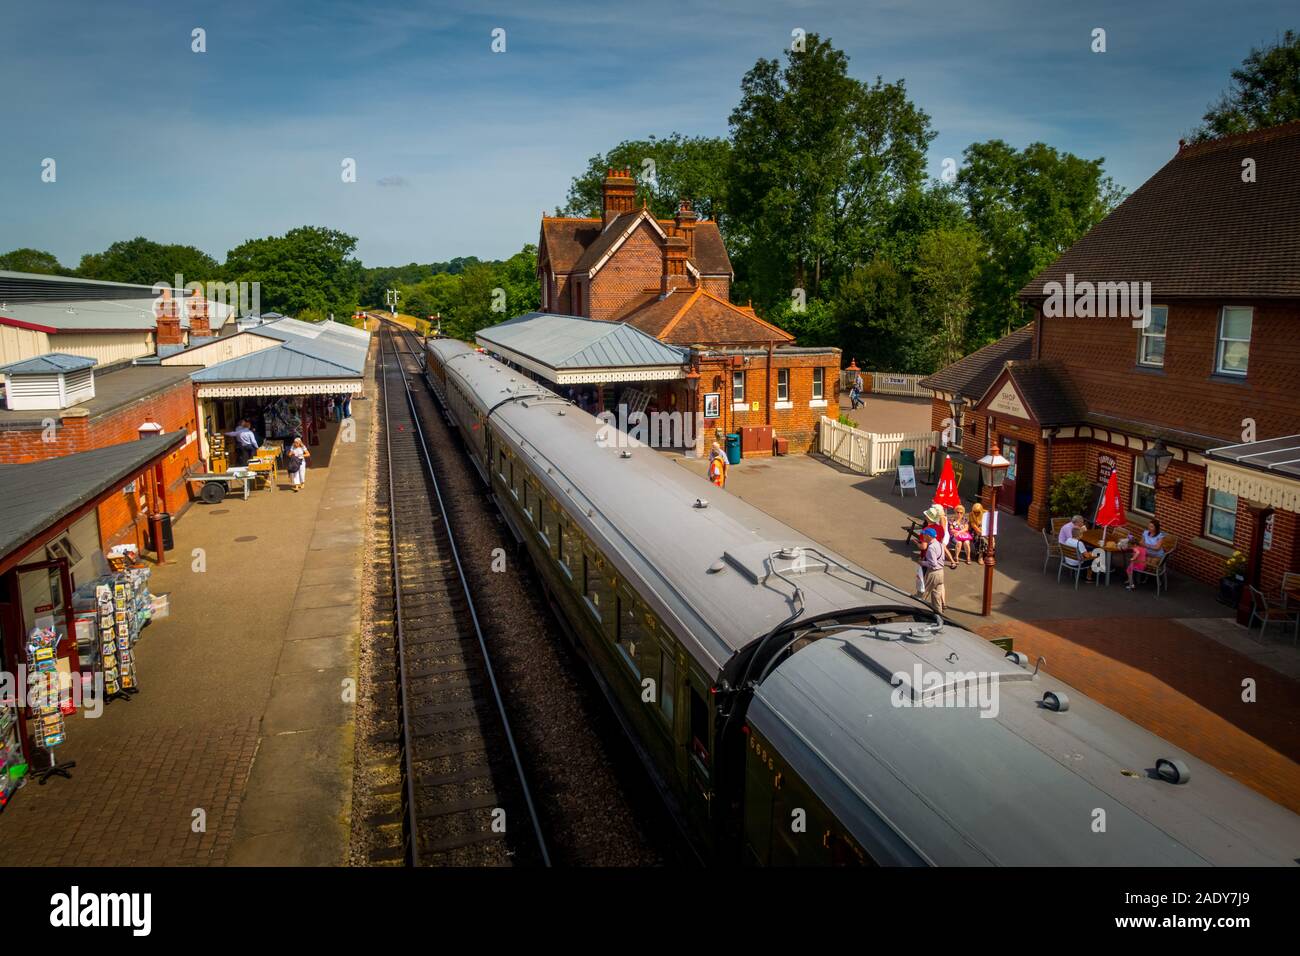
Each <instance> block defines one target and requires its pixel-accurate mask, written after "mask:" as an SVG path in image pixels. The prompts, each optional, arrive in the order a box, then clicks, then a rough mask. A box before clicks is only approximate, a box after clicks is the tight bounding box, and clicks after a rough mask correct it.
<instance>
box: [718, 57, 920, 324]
mask: <svg viewBox="0 0 1300 956" xmlns="http://www.w3.org/2000/svg"><path fill="white" fill-rule="evenodd" d="M740 89H741V98H740V103H739V105H737V106H736V108H735V110H734V111H733V112H732V114H731V120H730V122H731V130H732V162H731V165H730V177H729V185H728V193H727V197H728V200H727V201H728V206H729V211H730V215H731V217H732V230H731V231H732V233H733V234H736V235H737V237H738V240H739V241H738V242H736V243H735V253H734V256H733V257H734V258H735V259H737V260H738V261H737V264H736V271H737V278H738V285H739V286H740V287H741V289H740V291H741V292H742V293H745V292H747V293H748V294H749V295H751V296H752V298H753V299H754V301H755V302H757V303H760V304H761V305H762V306H770V305H774V304H775V303H777V302H778V301H779V300H780V299H782V298H785V297H788V296H790V294H791V289H792V288H800V289H804V290H806V292H807V295H808V296H809V297H810V298H817V297H820V295H821V291H822V286H823V284H824V283H828V282H829V281H831V280H832V279H833V278H834V277H835V276H836V275H837V274H839V273H842V272H844V271H846V270H847V269H849V268H851V264H852V263H853V262H855V261H859V260H861V259H864V258H867V257H869V255H870V254H871V252H872V244H873V241H874V240H877V239H878V238H879V236H880V234H881V232H882V231H883V230H882V228H881V226H882V222H883V220H884V217H885V211H886V210H887V209H888V207H889V205H890V204H891V203H892V202H893V201H895V200H896V199H897V198H898V197H899V196H901V195H903V194H905V193H906V192H907V191H909V190H912V189H918V188H920V186H921V184H922V183H923V182H924V178H925V173H924V169H925V151H926V147H927V146H928V145H929V143H930V141H931V140H932V139H933V138H934V133H933V132H932V131H931V129H930V118H929V117H928V116H927V115H926V114H925V112H924V111H922V110H920V109H919V108H917V107H916V106H915V105H914V104H913V103H912V102H911V101H910V100H909V99H908V98H907V93H906V90H905V88H904V85H903V83H902V81H901V80H900V81H899V82H897V83H885V82H883V81H882V80H881V79H880V78H879V77H877V78H876V80H875V82H874V83H872V84H868V83H864V82H862V81H860V80H857V79H854V78H853V77H851V76H849V75H848V57H847V56H845V54H844V53H843V52H841V51H839V50H837V49H835V48H834V47H833V46H832V45H831V43H830V41H828V40H822V39H821V38H820V37H819V36H818V35H817V34H815V33H810V34H808V35H807V37H806V38H805V48H804V51H803V52H792V51H787V63H786V65H785V66H784V67H782V66H781V64H780V63H779V62H778V61H777V60H767V59H760V60H759V61H758V62H757V63H756V64H755V65H754V67H753V69H751V70H750V71H749V72H748V73H746V74H745V76H744V78H743V79H742V80H741V87H740Z"/></svg>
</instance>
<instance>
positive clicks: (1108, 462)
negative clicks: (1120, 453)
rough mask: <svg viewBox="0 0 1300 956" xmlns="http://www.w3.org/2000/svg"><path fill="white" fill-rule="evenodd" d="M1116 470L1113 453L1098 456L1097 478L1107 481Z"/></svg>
mask: <svg viewBox="0 0 1300 956" xmlns="http://www.w3.org/2000/svg"><path fill="white" fill-rule="evenodd" d="M1114 470H1115V458H1114V456H1113V455H1098V456H1097V480H1098V481H1105V480H1106V479H1108V478H1109V477H1110V473H1111V472H1112V471H1114Z"/></svg>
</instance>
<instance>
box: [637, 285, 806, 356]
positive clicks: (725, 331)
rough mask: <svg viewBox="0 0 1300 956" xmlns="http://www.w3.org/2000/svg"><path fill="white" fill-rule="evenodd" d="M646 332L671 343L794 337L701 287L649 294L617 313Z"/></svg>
mask: <svg viewBox="0 0 1300 956" xmlns="http://www.w3.org/2000/svg"><path fill="white" fill-rule="evenodd" d="M619 321H620V322H626V323H627V324H628V325H631V326H633V327H635V328H638V329H640V330H641V331H642V332H645V333H646V334H647V335H653V336H654V337H655V338H657V339H659V340H660V341H663V342H669V343H672V344H675V345H743V344H748V343H756V342H763V343H766V342H793V341H794V336H793V335H791V334H790V333H789V332H787V331H785V330H784V329H781V328H778V327H777V326H775V325H772V324H771V323H770V322H765V321H763V320H762V319H760V318H759V317H758V316H757V315H755V314H754V313H753V311H752V310H750V309H746V308H742V307H741V306H738V305H733V304H732V303H730V302H728V301H727V300H726V299H723V298H721V297H720V296H716V295H714V294H713V293H712V292H708V291H707V290H705V289H704V288H702V287H701V288H697V289H694V290H690V289H679V290H677V291H675V292H672V293H670V294H669V295H666V296H663V297H660V296H658V295H651V296H649V297H648V298H646V299H643V300H641V302H640V303H634V304H633V306H632V308H631V309H630V310H629V311H628V312H626V313H625V314H623V315H621V316H619Z"/></svg>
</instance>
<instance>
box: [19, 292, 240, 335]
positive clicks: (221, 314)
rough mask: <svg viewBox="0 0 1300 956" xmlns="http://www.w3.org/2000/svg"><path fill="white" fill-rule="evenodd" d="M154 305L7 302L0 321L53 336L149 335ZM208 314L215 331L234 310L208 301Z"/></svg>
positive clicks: (92, 301) (146, 302) (154, 324)
mask: <svg viewBox="0 0 1300 956" xmlns="http://www.w3.org/2000/svg"><path fill="white" fill-rule="evenodd" d="M156 301H157V300H156V299H154V298H152V297H149V298H138V299H83V300H78V301H75V302H70V301H62V302H8V303H5V304H4V305H3V307H0V318H8V319H13V320H15V321H17V322H22V323H24V324H27V325H35V326H39V327H41V328H46V329H54V330H55V331H56V332H84V331H87V330H92V329H93V330H103V329H109V330H113V331H123V332H126V331H132V330H136V329H139V330H142V331H152V330H153V329H154V328H156V327H157V324H158V321H157V319H156V318H155V317H154V311H153V307H154V303H155V302H156ZM208 313H209V319H208V324H209V325H210V326H211V327H212V328H214V329H215V328H219V327H220V326H222V325H224V324H225V322H226V320H227V319H228V318H229V317H230V316H231V315H233V314H234V310H233V309H231V308H230V306H227V305H222V304H221V303H219V302H214V301H212V300H208ZM181 325H182V327H188V325H189V320H188V318H186V319H182V321H181Z"/></svg>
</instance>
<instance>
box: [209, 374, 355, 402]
mask: <svg viewBox="0 0 1300 956" xmlns="http://www.w3.org/2000/svg"><path fill="white" fill-rule="evenodd" d="M362 387H363V382H362V380H361V379H359V378H356V379H342V378H331V379H318V380H315V381H275V380H272V381H264V382H213V383H211V384H201V385H199V386H198V397H199V398H246V397H247V398H252V397H265V396H268V395H360V394H361V391H362Z"/></svg>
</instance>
